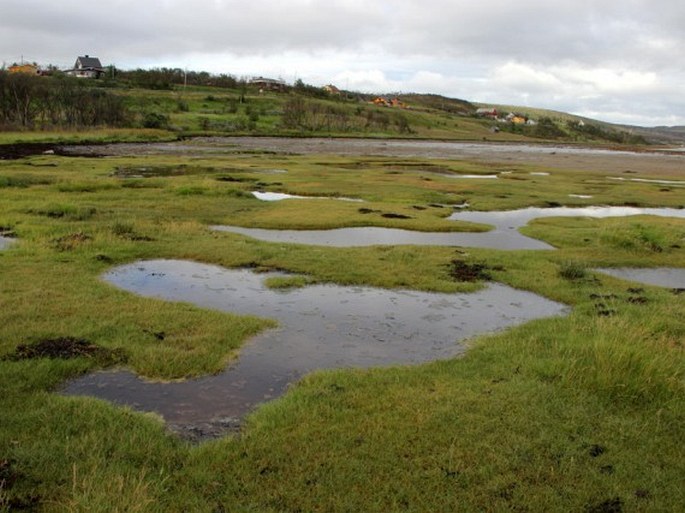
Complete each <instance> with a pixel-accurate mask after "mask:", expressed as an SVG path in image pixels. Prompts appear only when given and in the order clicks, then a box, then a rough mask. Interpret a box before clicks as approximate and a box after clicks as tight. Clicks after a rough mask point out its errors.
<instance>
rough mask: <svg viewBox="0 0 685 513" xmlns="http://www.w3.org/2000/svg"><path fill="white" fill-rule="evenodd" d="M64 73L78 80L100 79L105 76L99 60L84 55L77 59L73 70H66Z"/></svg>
mask: <svg viewBox="0 0 685 513" xmlns="http://www.w3.org/2000/svg"><path fill="white" fill-rule="evenodd" d="M66 73H67V75H72V76H74V77H79V78H100V77H101V76H102V75H104V74H105V69H104V68H103V67H102V64H100V59H98V58H97V57H91V56H90V55H84V56H83V57H77V58H76V62H75V63H74V68H73V69H70V70H67V71H66Z"/></svg>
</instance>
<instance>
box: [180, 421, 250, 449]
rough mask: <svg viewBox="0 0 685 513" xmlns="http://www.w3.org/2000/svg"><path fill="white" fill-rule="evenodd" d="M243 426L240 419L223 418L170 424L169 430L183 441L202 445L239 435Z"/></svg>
mask: <svg viewBox="0 0 685 513" xmlns="http://www.w3.org/2000/svg"><path fill="white" fill-rule="evenodd" d="M241 426H242V423H241V420H240V418H239V417H223V418H219V419H215V420H212V421H208V422H200V423H196V424H173V423H170V424H168V425H167V428H168V429H169V431H171V432H172V433H174V434H175V435H177V436H178V437H179V438H182V439H183V440H186V441H188V442H191V443H194V444H200V443H202V442H206V441H208V440H214V439H216V438H219V437H222V436H225V435H228V434H236V433H239V432H240V428H241Z"/></svg>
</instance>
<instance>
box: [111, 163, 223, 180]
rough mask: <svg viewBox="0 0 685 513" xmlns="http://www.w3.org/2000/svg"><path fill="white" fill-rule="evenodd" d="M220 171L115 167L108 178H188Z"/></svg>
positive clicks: (177, 167) (202, 168)
mask: <svg viewBox="0 0 685 513" xmlns="http://www.w3.org/2000/svg"><path fill="white" fill-rule="evenodd" d="M219 171H221V170H220V169H216V168H213V167H203V166H187V165H185V164H181V165H178V166H137V167H117V168H115V169H114V171H112V173H111V175H110V176H114V177H116V178H156V177H171V176H190V175H204V174H211V173H217V172H219Z"/></svg>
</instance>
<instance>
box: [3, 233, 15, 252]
mask: <svg viewBox="0 0 685 513" xmlns="http://www.w3.org/2000/svg"><path fill="white" fill-rule="evenodd" d="M13 242H14V239H11V238H9V237H3V236H2V235H0V251H2V250H3V249H7V248H8V247H10V244H12V243H13Z"/></svg>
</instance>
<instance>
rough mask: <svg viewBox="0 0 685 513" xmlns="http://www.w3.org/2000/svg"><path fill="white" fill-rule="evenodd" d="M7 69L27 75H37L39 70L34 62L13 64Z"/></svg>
mask: <svg viewBox="0 0 685 513" xmlns="http://www.w3.org/2000/svg"><path fill="white" fill-rule="evenodd" d="M7 71H9V72H10V73H26V74H27V75H39V74H40V70H39V69H38V66H36V65H35V64H28V63H27V64H13V65H12V66H10V67H9V68H7Z"/></svg>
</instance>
